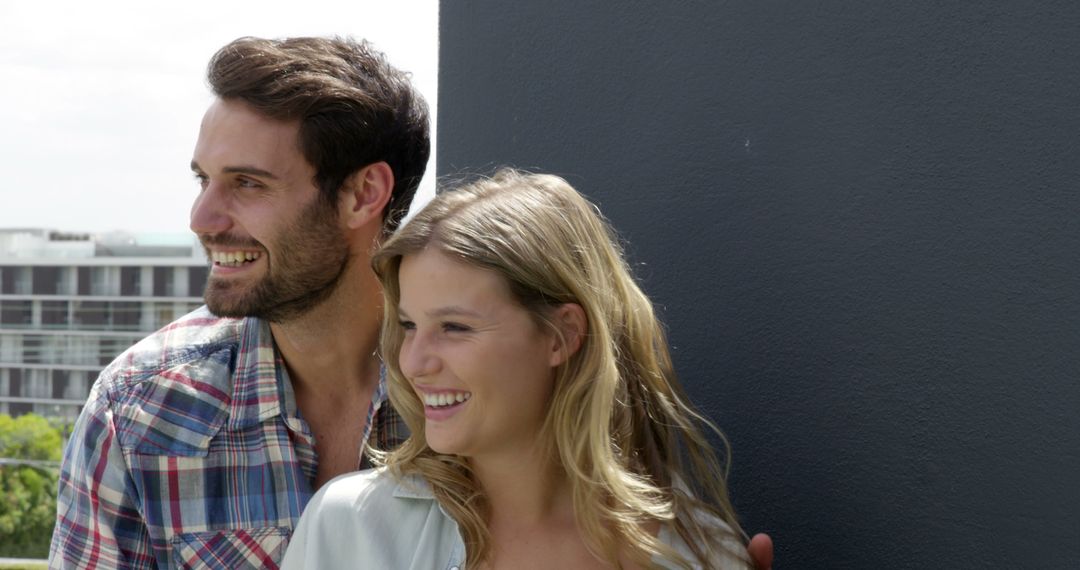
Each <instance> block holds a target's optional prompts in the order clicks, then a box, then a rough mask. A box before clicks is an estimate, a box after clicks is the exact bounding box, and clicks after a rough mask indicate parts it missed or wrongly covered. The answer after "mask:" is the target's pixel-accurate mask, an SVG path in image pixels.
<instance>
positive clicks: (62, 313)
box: [41, 301, 68, 329]
mask: <svg viewBox="0 0 1080 570" xmlns="http://www.w3.org/2000/svg"><path fill="white" fill-rule="evenodd" d="M67 324H68V302H67V301H42V302H41V327H42V328H54V329H55V328H67Z"/></svg>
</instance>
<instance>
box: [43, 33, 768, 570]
mask: <svg viewBox="0 0 1080 570" xmlns="http://www.w3.org/2000/svg"><path fill="white" fill-rule="evenodd" d="M208 79H209V83H210V86H211V88H212V90H213V92H214V94H215V96H216V99H215V101H214V102H213V103H212V104H211V105H210V108H209V109H208V110H207V112H206V115H205V116H204V118H203V122H202V126H201V128H200V131H199V138H198V141H197V143H196V146H195V151H194V156H193V159H192V162H191V167H192V170H193V171H194V173H195V177H196V179H197V180H198V183H199V185H200V187H201V191H200V193H199V195H198V196H197V198H196V199H195V203H194V204H193V206H192V210H191V229H192V230H193V231H194V232H195V233H196V234H197V235H198V236H199V239H200V240H201V242H202V244H203V246H204V247H205V248H206V251H207V256H208V257H209V259H210V260H211V262H212V268H211V273H210V277H209V279H208V282H207V287H206V292H205V298H206V307H203V308H202V309H199V310H197V311H195V312H194V313H191V314H189V315H187V316H185V317H183V318H181V319H179V320H178V321H176V322H174V323H172V324H170V325H168V326H166V327H165V328H164V329H162V330H161V331H159V332H157V333H155V334H153V335H151V336H150V337H148V338H146V339H144V340H143V341H141V342H140V343H138V344H137V345H135V346H134V347H132V348H131V349H129V350H127V351H126V352H124V353H123V354H122V355H120V356H119V357H118V358H117V359H116V360H115V361H113V363H112V364H110V365H109V366H108V367H107V368H106V369H105V370H104V371H103V372H102V374H101V377H100V378H99V379H98V381H97V382H96V383H95V385H94V388H93V389H92V391H91V394H90V398H89V399H88V401H87V403H86V406H85V407H84V409H83V412H82V414H81V415H80V417H79V420H78V421H77V422H76V425H75V429H74V432H73V434H72V437H71V440H70V442H69V444H68V446H67V448H66V449H65V454H64V460H63V465H62V469H61V475H60V491H59V496H58V500H57V504H58V506H57V511H58V515H57V526H56V530H55V532H54V535H53V542H52V548H51V552H50V566H52V567H54V568H67V567H98V568H117V567H123V568H130V567H162V568H173V567H185V568H186V567H209V568H245V567H252V568H274V567H276V566H277V563H278V562H279V561H280V559H281V557H282V556H283V554H284V549H285V546H286V545H287V543H288V539H289V536H290V534H291V531H292V529H293V527H294V526H295V524H296V522H297V520H298V519H299V516H300V512H301V511H302V510H303V508H304V506H305V505H306V504H307V502H308V499H309V498H310V497H311V495H312V494H313V492H314V491H315V490H316V489H318V488H319V487H320V486H321V485H322V484H323V483H325V482H326V481H328V480H329V479H331V478H333V477H335V476H337V475H340V474H343V473H347V472H350V471H354V470H356V469H357V468H359V467H361V466H362V464H363V463H362V459H361V457H362V450H363V449H364V446H365V445H366V443H368V442H376V443H377V444H378V445H379V446H386V445H389V444H392V443H393V442H394V441H397V440H398V439H399V438H400V437H402V436H403V435H404V434H403V433H402V432H403V430H401V431H399V423H398V420H397V417H396V415H395V414H394V413H393V411H392V409H390V407H389V405H388V403H387V402H386V395H385V391H384V390H385V389H384V386H383V385H382V382H381V373H380V361H379V359H378V355H377V353H376V350H377V343H378V330H379V319H380V317H381V293H380V291H379V288H378V284H377V281H376V279H375V276H374V273H373V272H372V271H371V269H370V263H369V261H370V254H371V252H372V251H373V249H374V247H375V246H376V245H377V244H378V242H379V240H380V239H381V238H382V237H383V236H384V235H385V234H386V233H388V232H389V231H392V230H393V228H394V227H395V226H396V224H397V223H398V221H399V220H400V218H401V216H402V215H403V214H404V213H405V212H406V211H407V210H408V207H409V203H410V201H411V200H412V197H413V195H414V194H415V191H416V187H417V185H418V184H419V181H420V178H421V177H422V175H423V172H424V168H425V165H426V162H427V159H428V154H429V140H428V123H427V109H426V106H425V104H424V102H423V99H422V98H421V97H420V96H419V95H418V94H417V93H416V92H414V91H413V90H412V88H411V86H410V85H409V82H408V80H407V78H406V77H405V76H404V74H402V73H401V72H399V71H397V70H395V69H394V68H392V67H391V66H389V65H388V64H387V63H386V61H385V59H384V58H383V57H382V55H381V54H379V53H377V52H374V51H373V50H372V49H371V48H370V47H369V46H368V45H366V44H365V43H362V42H361V43H357V42H353V41H350V40H342V39H317V38H294V39H287V40H261V39H254V38H242V39H239V40H237V41H234V42H232V43H230V44H229V45H227V46H225V47H224V48H222V49H221V50H220V51H219V52H218V53H217V54H216V55H215V56H214V57H213V59H212V60H211V62H210V64H209V66H208ZM387 524H393V521H387ZM770 552H771V549H770ZM357 564H358V567H363V563H362V561H358V562H357Z"/></svg>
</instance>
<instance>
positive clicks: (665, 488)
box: [285, 170, 749, 570]
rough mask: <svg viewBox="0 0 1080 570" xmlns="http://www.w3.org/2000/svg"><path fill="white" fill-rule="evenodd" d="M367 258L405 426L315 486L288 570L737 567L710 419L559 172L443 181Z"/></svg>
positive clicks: (743, 560) (595, 221)
mask: <svg viewBox="0 0 1080 570" xmlns="http://www.w3.org/2000/svg"><path fill="white" fill-rule="evenodd" d="M373 265H374V266H375V270H376V273H377V274H378V276H379V278H380V280H381V281H382V285H383V287H384V293H385V299H386V305H385V320H384V324H383V338H382V340H383V355H384V358H385V362H386V366H387V369H388V374H389V392H390V400H391V402H392V403H393V405H394V407H395V408H396V409H397V410H398V411H399V412H400V413H401V415H402V417H403V418H404V419H405V421H406V422H407V423H408V425H409V428H410V429H411V432H412V434H413V435H412V436H411V437H410V438H409V440H408V441H406V442H405V443H404V444H403V445H402V446H401V447H399V448H398V449H395V450H393V451H390V452H387V453H382V454H379V460H380V463H381V464H382V465H383V467H381V468H380V469H376V470H373V471H368V472H362V473H358V474H352V475H347V476H343V477H341V478H338V479H336V480H334V481H332V482H330V483H329V484H328V485H326V486H325V487H324V488H323V489H321V490H320V491H319V492H318V493H317V494H316V495H315V497H314V498H313V499H312V500H311V503H310V504H309V505H308V507H307V509H306V510H305V511H304V515H303V517H302V519H301V521H300V524H299V525H298V527H297V529H296V532H295V533H294V536H293V539H292V544H291V546H290V547H289V551H288V553H287V554H286V558H285V567H287V568H288V567H295V568H334V567H362V568H394V569H399V568H400V569H405V568H417V569H419V568H423V569H425V570H426V569H430V568H464V567H465V565H466V561H468V562H467V564H468V567H469V568H470V569H471V568H522V567H532V566H542V567H546V568H552V567H553V568H559V569H560V570H565V569H572V568H598V567H611V568H651V567H658V566H659V567H665V568H710V569H711V568H729V567H730V568H735V567H739V568H741V567H746V566H747V565H748V560H749V559H748V557H747V554H746V550H745V548H744V547H743V546H742V544H743V541H744V538H745V535H743V534H742V531H741V530H740V528H739V525H738V522H737V520H736V517H735V513H734V511H733V509H732V507H731V504H730V502H729V500H728V496H727V490H726V486H725V483H724V479H723V477H722V475H721V474H722V473H724V472H725V470H724V469H723V468H721V464H720V461H719V460H718V459H717V457H716V454H715V453H714V452H713V450H712V448H711V447H710V445H709V442H708V441H707V440H706V438H705V436H704V434H703V432H702V430H701V427H700V426H704V427H705V428H707V429H710V430H714V431H715V428H714V427H713V426H712V424H710V423H709V422H708V421H707V420H706V419H704V418H703V417H702V416H700V415H699V414H697V413H696V412H694V411H693V409H692V408H691V407H690V406H689V404H688V402H687V399H686V397H685V395H684V394H683V392H682V390H681V388H680V387H679V384H678V382H677V380H676V378H675V375H674V372H673V370H672V364H671V359H670V356H669V353H668V348H667V342H666V340H665V338H664V334H663V330H662V328H661V325H660V323H659V322H658V321H657V319H656V317H655V315H654V313H653V308H652V305H651V303H650V302H649V300H648V298H647V297H646V296H645V295H644V293H642V291H641V290H640V289H639V288H638V286H637V284H636V283H635V282H634V280H633V278H632V277H631V275H630V272H629V269H628V267H627V264H626V262H625V260H624V259H623V255H622V252H621V250H620V248H619V246H618V244H617V240H616V238H615V236H614V233H613V231H612V229H611V228H610V226H609V225H608V224H607V223H606V221H605V220H604V219H603V218H602V217H601V216H600V214H599V212H598V211H597V210H596V208H595V207H594V206H593V205H592V204H590V203H589V202H588V201H587V200H585V199H584V198H583V197H582V196H581V195H580V194H578V193H577V191H575V190H574V189H573V188H571V187H570V186H569V185H568V184H567V183H566V182H565V181H564V180H562V179H560V178H558V177H555V176H548V175H537V174H524V173H520V172H517V171H513V170H503V171H500V172H499V173H497V174H496V175H495V176H494V177H492V178H491V179H484V180H480V181H477V182H475V183H472V184H469V185H465V186H463V187H461V188H458V189H457V190H455V191H451V192H445V193H442V194H440V195H439V196H438V197H436V198H435V199H434V200H433V201H432V202H431V203H430V204H429V205H428V206H427V207H426V208H424V209H423V211H421V212H420V213H419V214H418V215H417V216H416V217H415V219H413V220H412V221H411V222H409V223H408V224H407V225H406V226H405V227H404V228H402V229H401V230H399V232H398V233H397V234H396V235H394V236H393V237H392V238H390V239H389V240H388V241H387V242H386V244H385V245H384V246H383V247H382V248H381V249H380V251H379V252H378V253H377V254H376V255H375V257H374V261H373ZM717 433H719V432H717Z"/></svg>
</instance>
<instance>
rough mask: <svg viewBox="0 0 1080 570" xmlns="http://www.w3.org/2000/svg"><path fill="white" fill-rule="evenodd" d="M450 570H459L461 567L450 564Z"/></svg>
mask: <svg viewBox="0 0 1080 570" xmlns="http://www.w3.org/2000/svg"><path fill="white" fill-rule="evenodd" d="M450 570H461V568H460V567H458V566H451V567H450Z"/></svg>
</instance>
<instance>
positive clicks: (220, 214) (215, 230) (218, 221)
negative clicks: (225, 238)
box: [190, 182, 232, 235]
mask: <svg viewBox="0 0 1080 570" xmlns="http://www.w3.org/2000/svg"><path fill="white" fill-rule="evenodd" d="M190 227H191V231H193V232H195V233H196V234H197V235H217V234H221V233H224V232H226V231H228V230H229V228H230V227H232V218H230V217H229V211H228V207H227V204H226V203H225V197H224V196H223V193H222V189H221V188H220V186H219V185H218V184H215V183H213V182H210V183H209V184H207V185H206V188H204V189H203V191H202V192H200V193H199V195H198V196H196V197H195V202H194V203H192V204H191V223H190Z"/></svg>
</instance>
